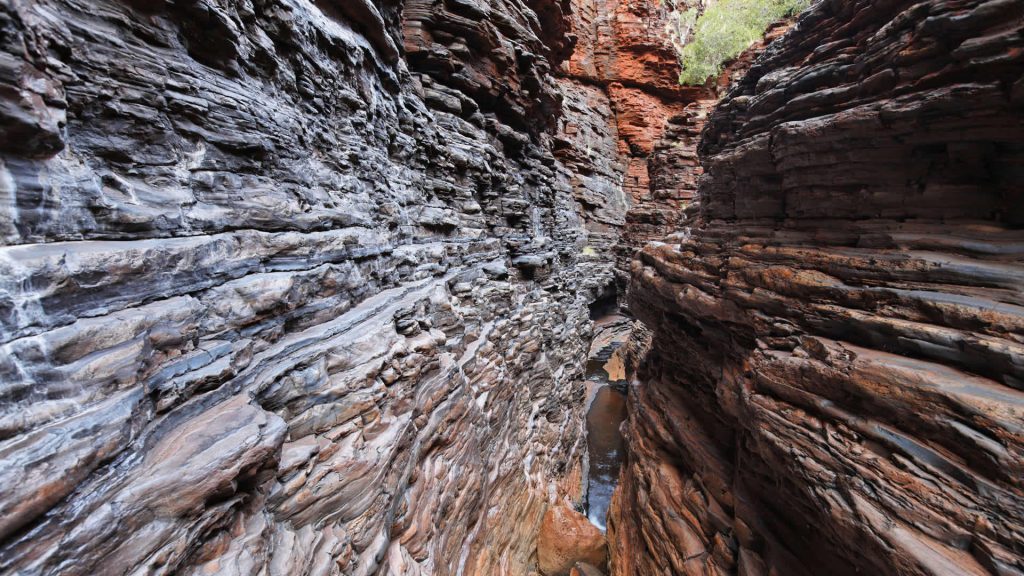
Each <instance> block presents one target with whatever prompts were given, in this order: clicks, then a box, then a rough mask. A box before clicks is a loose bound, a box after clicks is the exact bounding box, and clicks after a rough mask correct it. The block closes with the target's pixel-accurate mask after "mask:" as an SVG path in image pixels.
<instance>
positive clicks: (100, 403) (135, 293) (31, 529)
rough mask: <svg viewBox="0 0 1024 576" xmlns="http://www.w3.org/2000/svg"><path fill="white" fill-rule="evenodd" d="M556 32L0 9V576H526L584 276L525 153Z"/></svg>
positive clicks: (218, 5) (562, 212)
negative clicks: (161, 575) (102, 575)
mask: <svg viewBox="0 0 1024 576" xmlns="http://www.w3.org/2000/svg"><path fill="white" fill-rule="evenodd" d="M568 26H569V21H568V19H567V16H566V14H565V6H563V4H562V3H560V2H555V1H549V0H530V1H526V2H523V1H520V0H495V1H492V2H472V1H462V0H460V1H448V2H444V3H428V2H415V1H412V0H410V1H407V2H405V3H404V7H403V6H402V3H400V2H396V1H394V0H379V1H372V2H371V1H368V0H344V1H338V0H323V1H318V2H310V1H308V0H245V1H241V2H235V1H230V2H228V1H223V0H194V1H189V2H175V3H164V2H150V1H143V0H129V1H123V2H115V1H113V0H110V1H79V0H45V1H38V2H37V1H33V2H29V1H25V0H14V1H13V2H7V3H5V4H3V5H2V6H0V30H2V33H0V45H2V49H0V142H2V159H0V237H2V242H3V247H2V248H0V485H3V486H4V489H3V490H0V509H2V510H3V514H2V515H0V572H2V573H19V574H96V573H128V572H145V573H171V572H174V573H183V574H189V573H224V574H230V573H237V574H299V573H302V574H331V573H343V574H522V573H525V572H527V571H528V570H530V567H531V566H532V565H533V563H534V562H535V560H534V559H533V556H534V554H535V539H536V532H537V530H538V529H539V527H540V523H541V519H542V518H543V515H544V512H545V510H546V509H547V507H548V505H549V504H550V503H553V502H559V501H569V502H571V501H574V500H576V499H578V498H579V490H580V486H581V475H582V467H581V457H582V454H584V453H585V449H584V447H583V445H582V439H581V432H582V424H581V416H582V414H581V410H582V399H583V395H584V391H583V386H582V382H581V378H580V377H581V375H582V362H583V361H584V360H585V357H586V349H587V345H588V343H589V342H588V341H589V333H590V329H591V328H590V326H591V324H590V321H589V319H588V308H587V306H588V304H589V303H590V302H592V301H593V300H594V299H595V298H596V297H597V296H598V294H599V292H600V290H601V289H603V287H605V286H607V285H608V284H610V283H611V282H612V272H611V268H612V265H611V263H610V261H609V259H607V258H605V259H603V260H602V259H600V258H596V257H587V256H585V255H583V254H582V252H583V248H584V247H585V246H586V245H587V243H588V232H587V230H586V229H585V227H584V223H585V221H586V220H587V219H589V218H591V215H590V214H589V211H592V210H593V206H592V205H588V204H582V203H580V202H578V201H577V200H576V199H575V198H574V188H573V182H572V179H571V171H570V169H569V168H567V167H566V165H565V164H564V163H563V162H562V160H561V159H559V158H558V157H556V155H555V152H556V148H557V146H556V143H555V140H554V135H555V134H556V133H557V132H558V128H559V122H560V118H561V117H562V116H561V114H562V112H561V110H562V107H563V104H562V100H563V98H562V97H561V96H560V95H559V86H558V84H557V82H556V80H555V79H554V78H553V76H552V74H551V70H552V69H553V68H555V67H557V66H558V64H559V62H560V61H561V60H563V59H564V58H566V57H567V56H568V52H569V51H570V49H571V42H570V40H569V34H567V33H566V31H567V30H568ZM598 193H600V191H599V192H598ZM596 204H603V202H596ZM593 217H594V218H599V217H601V216H599V215H597V214H596V212H595V214H594V216H593ZM605 242H608V240H605Z"/></svg>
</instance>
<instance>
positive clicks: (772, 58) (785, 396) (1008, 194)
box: [609, 0, 1024, 575]
mask: <svg viewBox="0 0 1024 576" xmlns="http://www.w3.org/2000/svg"><path fill="white" fill-rule="evenodd" d="M1022 22H1024V3H1021V2H1016V1H999V0H995V1H971V2H947V1H942V0H929V1H925V2H909V1H907V2H902V1H897V2H871V1H867V0H863V1H860V0H856V1H851V2H832V1H826V2H820V3H818V4H816V5H815V7H814V8H813V9H812V10H810V11H809V12H808V13H805V14H804V15H803V16H802V17H801V18H800V20H799V23H798V24H797V25H796V27H795V28H794V29H793V30H792V31H790V32H789V33H788V34H787V35H786V36H785V37H784V38H783V39H781V40H780V41H778V42H776V43H774V44H772V45H771V46H770V47H768V49H767V51H766V52H765V53H764V54H763V55H762V56H761V57H760V58H759V59H758V60H757V61H756V62H755V63H754V65H753V67H752V69H751V71H750V72H749V73H748V74H747V75H746V76H745V77H744V78H743V79H742V80H741V81H740V82H739V84H738V86H737V87H736V88H735V89H733V90H732V91H731V92H730V93H729V94H728V96H727V97H726V98H725V99H724V100H723V101H722V103H721V104H720V105H718V106H717V108H715V110H714V112H713V113H712V115H711V116H710V118H709V120H708V123H707V126H706V128H705V130H704V133H703V137H702V144H701V148H700V152H701V160H702V164H703V166H704V168H705V171H706V174H705V175H704V177H703V178H702V180H701V183H700V187H699V202H700V207H699V213H698V214H694V215H693V218H691V219H690V220H688V221H686V222H684V225H685V226H686V228H685V229H684V230H682V231H681V232H680V233H679V234H676V235H673V236H669V237H666V238H664V239H663V240H664V241H663V242H662V243H658V244H652V245H649V246H648V247H646V248H645V249H644V250H643V253H642V255H641V256H640V258H639V259H637V260H636V261H635V262H634V267H633V280H632V284H631V294H630V302H631V308H632V309H633V310H634V311H635V312H636V313H637V314H638V315H639V316H640V318H641V319H642V320H643V321H644V322H645V323H646V324H647V325H648V326H649V327H650V328H651V330H652V340H651V343H650V347H651V350H650V353H649V354H648V355H647V356H646V359H645V360H643V361H642V362H641V367H640V371H639V375H638V380H639V384H637V385H636V386H634V387H633V388H631V391H630V399H629V400H630V416H629V420H628V422H627V425H626V435H627V445H628V449H629V451H628V455H627V463H626V464H625V465H624V469H623V475H622V478H621V485H620V488H619V491H618V493H617V496H616V500H615V501H614V502H613V514H612V523H611V528H610V537H609V540H610V542H611V545H612V563H613V567H614V573H615V574H617V575H630V574H638V575H639V574H643V575H649V574H710V573H716V574H725V573H738V574H768V573H775V574H823V573H828V574H855V573H878V574H1020V573H1024V560H1022V558H1024V528H1022V527H1024V506H1022V504H1024V486H1022V485H1021V478H1024V475H1022V470H1021V463H1022V462H1024V429H1022V427H1021V424H1022V422H1024V386H1022V381H1024V338H1022V334H1024V307H1022V306H1024V301H1022V299H1021V294H1022V293H1024V290H1022V288H1024V284H1022V279H1024V265H1022V262H1024V235H1022V234H1021V231H1020V229H1019V228H1020V225H1021V224H1022V219H1021V213H1020V209H1021V207H1022V206H1024V202H1022V196H1021V193H1022V188H1021V172H1020V166H1021V160H1022V158H1024V157H1022V155H1021V154H1022V151H1024V108H1022V103H1024V100H1022V99H1021V94H1022V92H1021V87H1022V86H1024V84H1022V82H1024V77H1022V71H1024V66H1022V64H1024V60H1022V55H1024V37H1022V30H1024V29H1022V28H1021V26H1022ZM635 348H642V346H640V345H639V344H638V345H637V346H635Z"/></svg>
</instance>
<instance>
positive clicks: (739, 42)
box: [679, 0, 811, 84]
mask: <svg viewBox="0 0 1024 576" xmlns="http://www.w3.org/2000/svg"><path fill="white" fill-rule="evenodd" d="M810 5H811V0H717V1H715V2H713V3H712V4H711V5H710V6H709V7H708V8H707V9H705V10H704V13H703V14H701V15H700V16H699V17H698V16H697V10H696V9H695V8H690V9H688V10H686V11H684V12H682V13H681V14H680V16H679V18H680V25H681V27H682V28H685V29H687V30H691V33H690V34H689V37H690V38H689V40H690V41H689V42H687V43H686V44H685V45H684V46H683V48H682V50H681V51H680V61H681V62H682V66H683V71H682V73H681V74H680V75H679V83H680V84H703V83H704V82H705V81H706V80H707V79H708V76H717V75H718V74H719V73H721V71H722V65H723V64H724V63H725V62H726V61H727V60H729V59H731V58H735V57H736V56H738V55H739V54H740V52H743V51H744V50H746V49H747V47H748V46H750V45H751V44H752V43H754V42H756V41H757V40H760V39H761V37H762V36H763V35H764V31H765V29H767V28H768V25H769V24H771V23H772V22H775V21H776V20H779V19H781V18H785V17H787V16H791V15H793V14H796V13H797V12H800V11H802V10H804V9H805V8H807V7H808V6H810Z"/></svg>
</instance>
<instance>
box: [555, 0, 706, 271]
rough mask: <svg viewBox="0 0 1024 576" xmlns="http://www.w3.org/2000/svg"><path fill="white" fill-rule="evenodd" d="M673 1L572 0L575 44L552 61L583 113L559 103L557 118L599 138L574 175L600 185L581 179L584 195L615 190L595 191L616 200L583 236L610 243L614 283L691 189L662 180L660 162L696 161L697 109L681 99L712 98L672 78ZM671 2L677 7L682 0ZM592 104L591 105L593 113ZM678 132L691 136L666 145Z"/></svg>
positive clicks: (669, 222)
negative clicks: (584, 103) (583, 102)
mask: <svg viewBox="0 0 1024 576" xmlns="http://www.w3.org/2000/svg"><path fill="white" fill-rule="evenodd" d="M675 4H676V3H674V2H662V1H661V0H574V1H573V3H572V11H571V14H570V21H571V27H572V32H573V34H574V35H575V36H576V37H577V43H576V48H575V50H574V52H573V54H572V56H571V57H570V58H569V60H568V61H566V62H565V63H564V64H563V65H562V67H561V70H560V73H561V75H562V76H563V77H562V78H561V79H560V84H561V85H563V86H565V87H566V89H565V91H566V92H567V93H574V94H588V95H589V96H588V98H589V100H590V101H589V102H588V105H589V108H590V110H591V113H590V114H589V115H588V116H584V117H583V119H582V120H579V121H574V118H575V117H574V115H573V114H572V107H570V106H567V107H566V108H567V114H566V120H567V122H570V123H571V124H572V126H571V130H572V131H574V132H575V131H578V130H579V131H584V130H580V129H579V128H577V127H578V126H584V127H590V126H597V127H598V128H597V130H596V131H597V132H598V133H599V134H601V135H603V137H599V138H593V139H590V140H588V142H594V144H593V145H589V146H587V148H586V151H587V153H588V155H590V156H591V157H593V155H594V154H598V155H599V156H598V158H602V161H601V162H599V163H597V167H596V168H594V167H593V166H592V165H593V164H594V162H590V163H589V164H583V163H577V164H576V165H575V166H576V167H577V170H576V173H577V174H580V175H581V176H578V178H579V179H580V180H581V181H584V182H587V183H590V182H594V180H595V179H599V181H600V182H601V183H602V186H601V187H596V186H593V185H591V186H589V188H591V189H595V190H597V192H596V194H591V195H592V196H597V197H603V198H609V197H615V196H614V195H611V194H608V193H604V192H602V190H605V189H607V187H608V184H606V183H610V184H611V185H612V186H613V187H614V189H615V190H617V191H618V194H619V195H620V197H621V198H622V200H621V202H620V203H619V209H618V210H616V211H615V212H614V217H613V218H606V219H604V220H602V222H601V224H602V226H603V227H602V228H597V227H595V226H591V227H590V228H591V232H592V234H591V235H592V237H593V236H596V235H597V234H599V233H604V234H605V235H606V236H607V235H610V236H611V237H612V238H614V239H615V240H616V242H617V244H615V245H614V246H613V251H614V252H613V253H614V257H615V258H616V259H617V261H618V269H619V270H620V272H621V274H620V276H619V278H618V280H619V285H620V287H624V286H625V285H626V284H627V283H628V269H629V261H630V259H631V258H632V255H633V253H634V252H635V251H636V249H638V248H639V247H640V246H642V245H643V244H644V243H646V242H647V241H648V240H650V239H652V238H660V237H663V236H664V235H665V234H667V233H669V232H670V231H671V230H673V229H674V227H675V224H676V223H677V222H678V215H679V214H680V210H681V209H682V208H684V207H685V206H686V204H687V202H688V201H689V200H690V199H691V198H692V196H693V192H694V191H695V190H696V181H695V179H694V181H693V183H692V185H691V186H680V185H678V184H676V183H670V182H669V181H668V179H669V178H670V177H669V176H668V172H667V171H665V169H667V168H668V167H669V166H675V167H678V166H689V167H692V168H698V163H697V159H696V154H695V153H694V149H695V148H696V135H697V134H698V133H699V132H700V127H701V126H702V121H703V113H702V112H703V111H702V110H696V109H693V110H690V109H688V108H687V106H689V105H693V104H694V103H695V102H696V101H698V100H705V101H707V102H708V105H709V106H708V107H710V103H711V102H713V99H714V92H713V91H712V90H709V89H706V88H703V87H698V88H694V87H683V86H680V85H679V83H678V77H679V64H678V61H677V55H676V49H675V46H674V43H675V41H676V40H677V39H678V33H677V31H675V30H674V28H673V27H674V26H675V25H677V23H678V12H677V10H676V8H677V7H676V6H675ZM678 4H679V6H678V8H679V9H684V8H685V7H686V5H687V3H686V2H679V3H678ZM692 4H694V5H697V4H698V2H692ZM691 108H692V106H691ZM604 110H607V112H604ZM593 111H600V112H599V114H597V116H598V117H597V118H595V117H594V116H595V114H594V113H593ZM686 130H689V132H690V135H691V136H692V137H693V142H692V145H691V146H689V147H680V146H678V145H672V144H670V143H667V142H668V140H669V139H668V138H667V134H669V133H672V134H675V133H676V132H679V131H686ZM585 131H593V129H589V128H588V129H585ZM672 140H675V139H674V138H672ZM609 160H612V161H611V162H609ZM582 201H583V202H585V203H587V202H588V201H587V200H586V199H585V198H584V199H582ZM590 202H593V201H590ZM595 212H596V211H595Z"/></svg>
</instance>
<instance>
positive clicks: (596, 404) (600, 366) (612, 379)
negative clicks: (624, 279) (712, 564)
mask: <svg viewBox="0 0 1024 576" xmlns="http://www.w3.org/2000/svg"><path fill="white" fill-rule="evenodd" d="M591 309H592V310H593V307H592V308H591ZM605 311H606V312H610V313H608V314H605V315H603V316H599V317H598V318H596V319H595V321H594V324H595V330H596V331H597V334H598V337H597V338H595V340H594V342H593V344H592V345H591V350H590V356H589V358H588V360H587V372H586V381H587V408H586V414H587V416H586V430H587V435H586V438H587V463H588V471H587V490H586V504H585V508H584V512H585V513H586V515H587V518H588V519H589V520H590V522H591V523H592V524H593V525H594V526H597V527H598V528H600V529H601V531H602V532H606V528H607V517H608V507H609V505H610V504H611V499H612V494H613V492H614V491H615V487H616V486H617V485H618V481H619V468H620V466H621V465H622V459H623V456H624V454H625V453H624V446H623V442H622V433H621V432H620V430H619V427H620V426H621V425H622V422H623V421H624V420H625V419H626V386H627V381H626V372H625V364H624V361H623V358H622V354H623V346H624V345H625V343H626V340H627V339H628V338H629V331H630V324H631V321H630V319H628V318H627V317H625V316H623V315H621V314H619V313H617V312H616V311H615V308H614V307H611V308H607V309H606V310H605Z"/></svg>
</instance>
